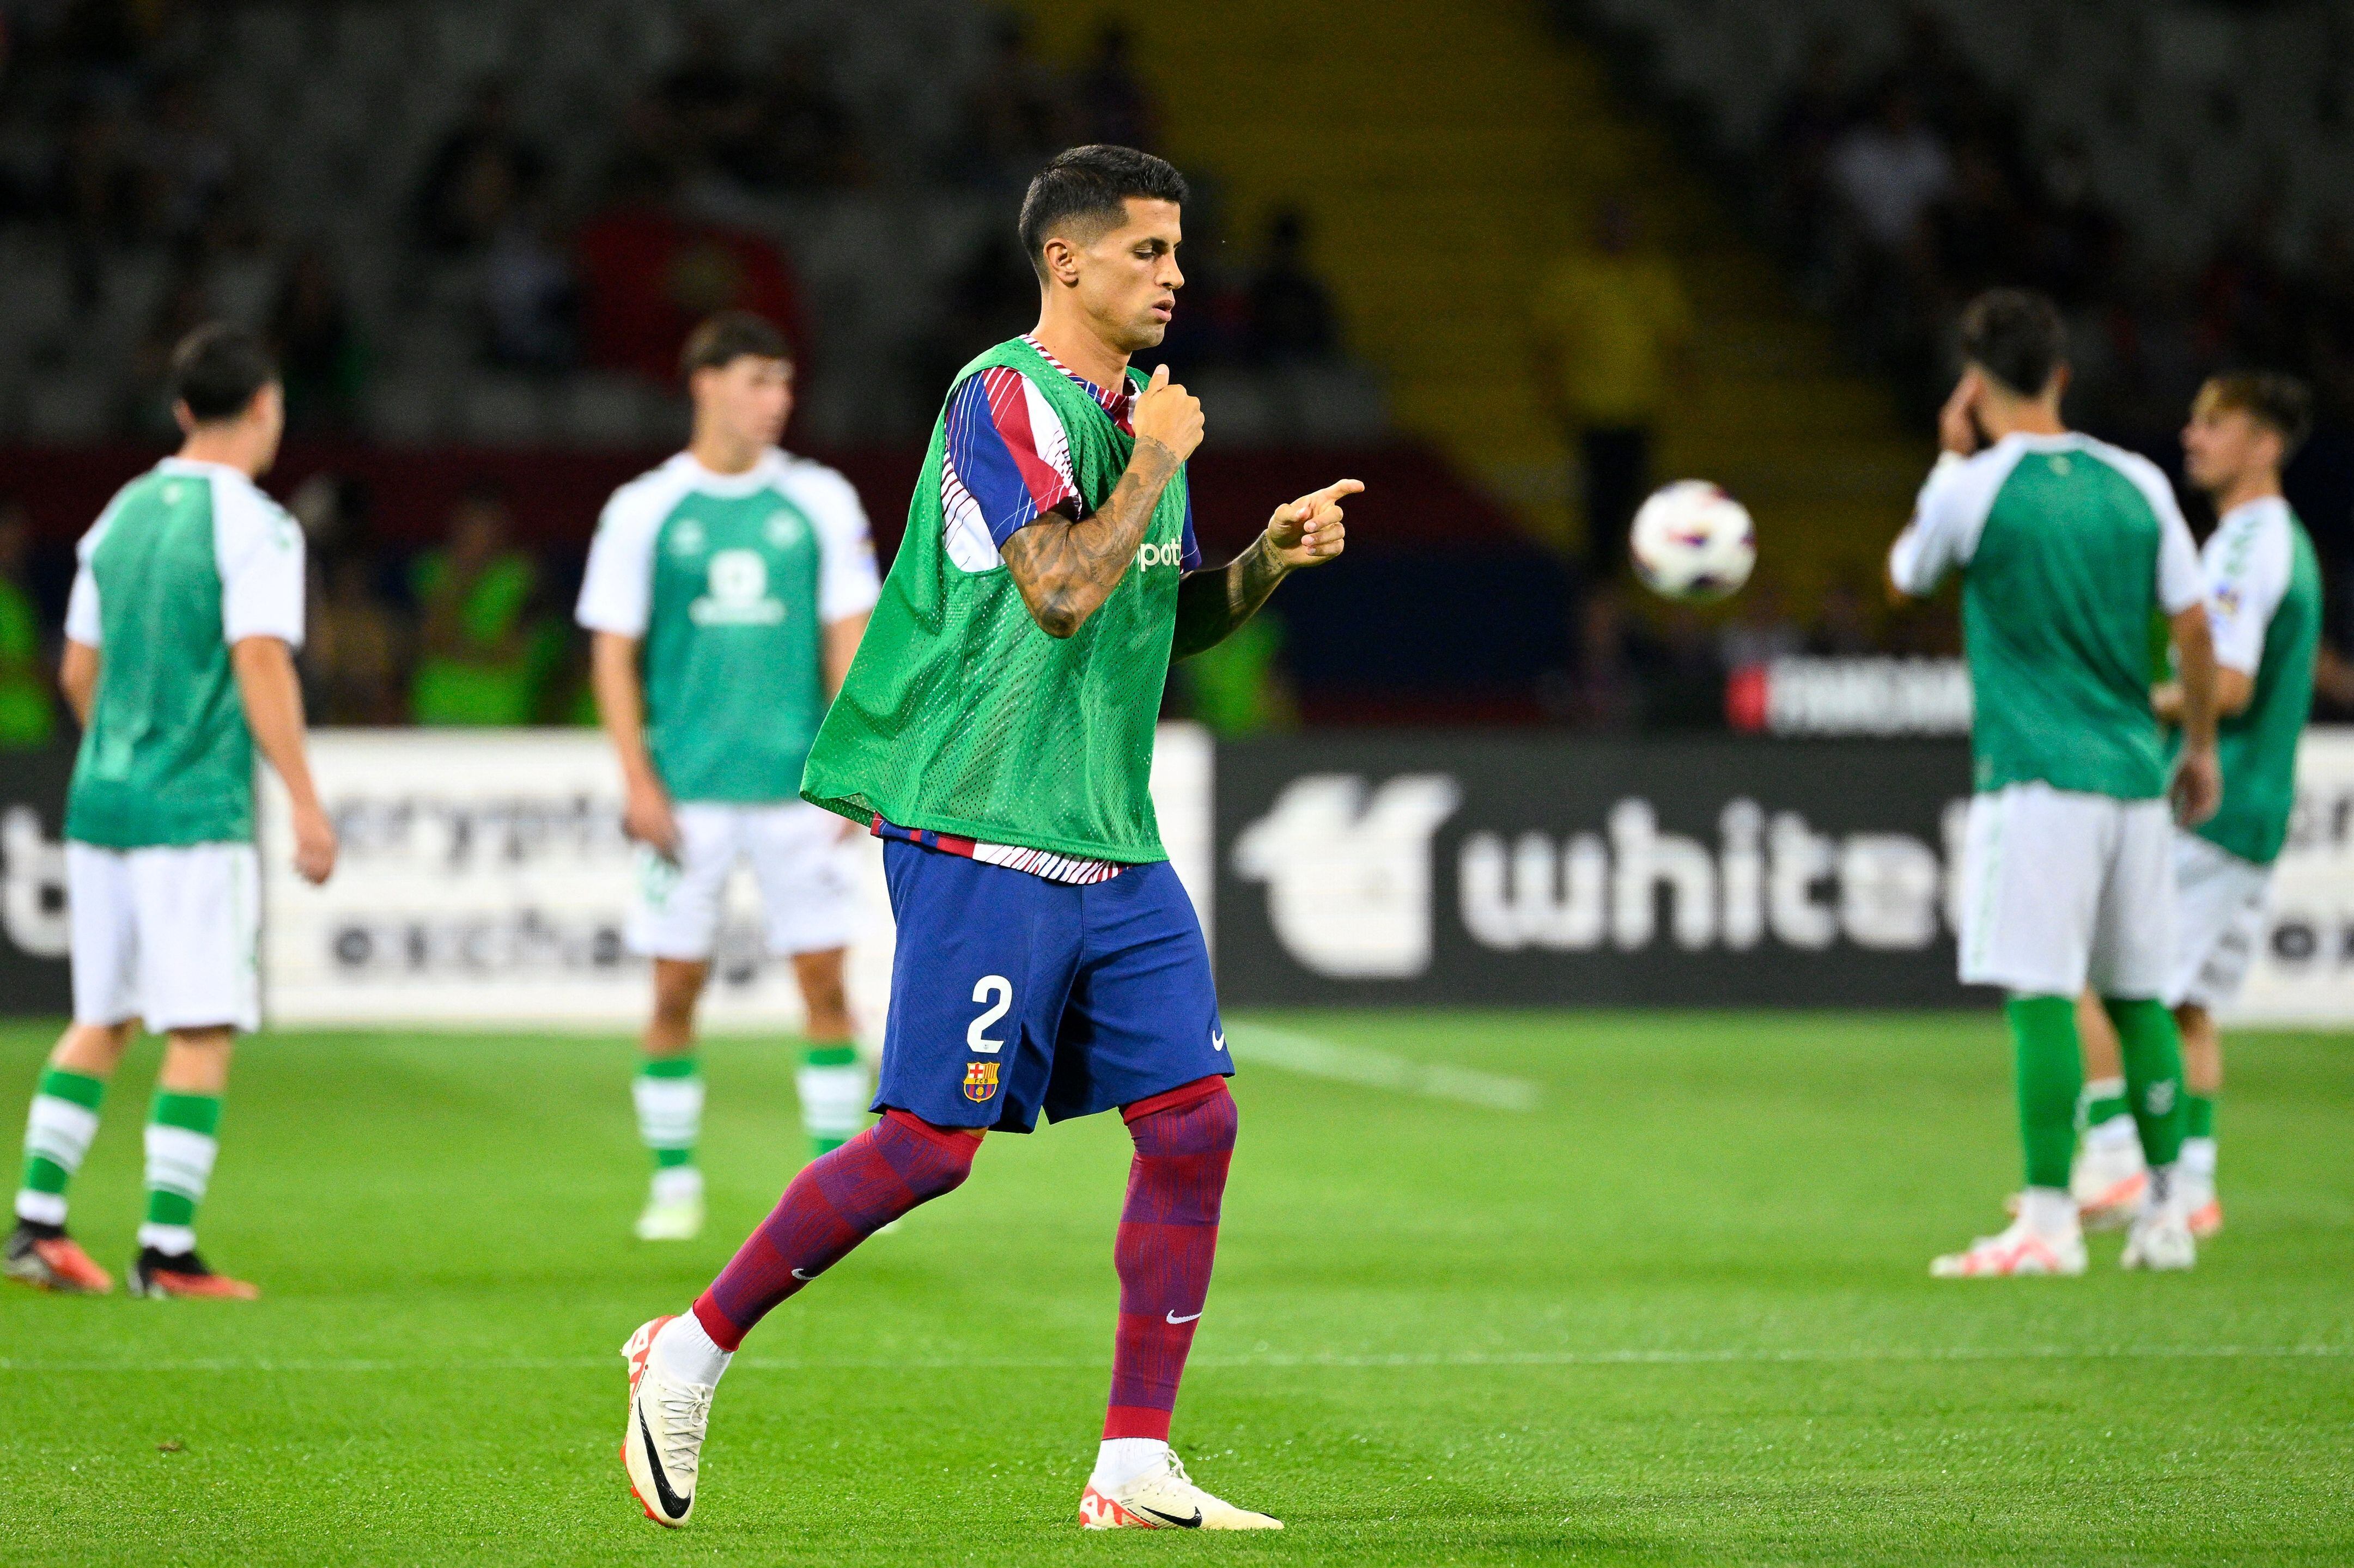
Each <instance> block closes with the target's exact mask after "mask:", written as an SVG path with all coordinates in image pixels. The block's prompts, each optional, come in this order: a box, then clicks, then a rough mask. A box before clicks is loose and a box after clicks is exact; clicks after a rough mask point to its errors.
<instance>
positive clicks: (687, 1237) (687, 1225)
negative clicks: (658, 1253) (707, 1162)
mask: <svg viewBox="0 0 2354 1568" xmlns="http://www.w3.org/2000/svg"><path fill="white" fill-rule="evenodd" d="M637 1233H638V1239H639V1240H640V1241H693V1240H694V1239H695V1237H696V1236H699V1235H701V1234H703V1172H702V1171H697V1170H696V1169H695V1167H694V1166H692V1165H681V1166H674V1167H673V1168H672V1169H670V1170H668V1171H655V1172H654V1184H653V1188H652V1191H651V1192H648V1193H647V1194H646V1206H645V1208H644V1209H643V1210H642V1212H641V1213H639V1215H638V1224H637Z"/></svg>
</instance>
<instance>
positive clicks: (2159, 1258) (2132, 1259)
mask: <svg viewBox="0 0 2354 1568" xmlns="http://www.w3.org/2000/svg"><path fill="white" fill-rule="evenodd" d="M2198 1262H2199V1243H2198V1241H2197V1239H2196V1238H2194V1237H2193V1236H2192V1235H2191V1234H2190V1221H2189V1219H2188V1218H2187V1217H2186V1216H2185V1215H2184V1214H2183V1213H2182V1209H2181V1206H2180V1205H2179V1204H2177V1203H2170V1202H2169V1203H2152V1204H2149V1205H2148V1206H2147V1207H2146V1208H2144V1209H2143V1210H2142V1212H2141V1213H2137V1214H2136V1215H2135V1216H2134V1218H2133V1225H2132V1228H2130V1229H2129V1230H2127V1231H2126V1250H2125V1251H2124V1252H2122V1253H2120V1254H2118V1255H2117V1266H2118V1267H2120V1268H2147V1269H2183V1268H2190V1267H2192V1266H2195V1265H2196V1264H2197V1263H2198Z"/></svg>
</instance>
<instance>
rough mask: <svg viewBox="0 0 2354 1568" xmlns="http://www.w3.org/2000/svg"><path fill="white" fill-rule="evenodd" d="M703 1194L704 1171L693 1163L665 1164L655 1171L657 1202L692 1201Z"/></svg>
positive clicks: (654, 1194) (654, 1190)
mask: <svg viewBox="0 0 2354 1568" xmlns="http://www.w3.org/2000/svg"><path fill="white" fill-rule="evenodd" d="M702 1196H703V1172H702V1171H701V1170H700V1169H698V1168H697V1167H695V1166H693V1165H665V1166H663V1168H662V1169H661V1170H659V1171H655V1172H654V1183H653V1199H654V1202H657V1203H691V1202H695V1200H696V1199H698V1198H700V1197H702Z"/></svg>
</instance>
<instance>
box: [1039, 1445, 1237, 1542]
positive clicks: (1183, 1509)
mask: <svg viewBox="0 0 2354 1568" xmlns="http://www.w3.org/2000/svg"><path fill="white" fill-rule="evenodd" d="M1079 1523H1080V1524H1082V1525H1084V1526H1085V1527H1086V1528H1087V1529H1089V1530H1281V1529H1282V1528H1283V1520H1279V1519H1269V1518H1268V1517H1267V1515H1265V1514H1263V1513H1253V1512H1251V1511H1250V1510H1248V1509H1240V1508H1236V1507H1235V1505H1234V1504H1232V1503H1230V1502H1226V1501H1224V1500H1222V1499H1218V1498H1214V1497H1212V1496H1211V1495H1210V1494H1209V1493H1207V1492H1205V1491H1204V1490H1203V1489H1201V1488H1199V1487H1197V1486H1195V1485H1194V1484H1193V1478H1191V1477H1189V1476H1187V1475H1186V1474H1185V1467H1184V1465H1183V1464H1182V1463H1181V1462H1180V1461H1179V1460H1178V1457H1177V1456H1176V1455H1174V1454H1172V1455H1170V1456H1169V1458H1168V1461H1167V1463H1166V1464H1165V1465H1162V1466H1161V1467H1158V1468H1155V1469H1150V1470H1147V1471H1145V1472H1144V1474H1142V1475H1140V1476H1138V1477H1136V1478H1134V1479H1132V1480H1128V1481H1123V1482H1121V1483H1120V1484H1119V1486H1116V1487H1113V1488H1111V1489H1108V1490H1102V1489H1097V1486H1096V1484H1095V1483H1094V1482H1093V1481H1089V1482H1088V1483H1087V1491H1086V1493H1085V1494H1084V1495H1082V1496H1081V1497H1080V1499H1079Z"/></svg>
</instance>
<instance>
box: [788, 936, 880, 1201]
mask: <svg viewBox="0 0 2354 1568" xmlns="http://www.w3.org/2000/svg"><path fill="white" fill-rule="evenodd" d="M843 953H844V949H843V948H826V949H824V950H823V951H821V952H814V953H795V954H794V955H793V978H794V979H795V980H797V981H799V982H800V984H801V1002H802V1005H803V1007H804V1008H805V1009H806V1010H807V1012H808V1014H809V1022H808V1025H807V1027H806V1029H805V1030H804V1031H803V1033H804V1034H805V1035H806V1037H807V1039H808V1042H809V1051H808V1055H807V1056H806V1057H805V1058H804V1059H803V1061H802V1063H801V1071H800V1072H799V1073H798V1074H796V1075H794V1078H793V1088H794V1092H795V1093H796V1094H798V1095H799V1096H800V1097H801V1127H802V1129H803V1130H804V1131H806V1132H807V1133H808V1134H809V1140H810V1158H811V1159H813V1160H814V1159H816V1158H818V1157H819V1156H821V1155H825V1154H831V1153H832V1152H833V1151H834V1150H837V1149H839V1148H841V1147H842V1146H843V1144H845V1143H847V1142H849V1141H850V1140H851V1139H854V1138H855V1137H857V1136H858V1133H859V1129H860V1128H864V1126H865V1125H866V1102H867V1092H868V1091H867V1086H866V1069H865V1068H864V1067H862V1066H860V1065H859V1063H858V1045H857V1031H856V1026H855V1024H854V1022H852V1020H851V1016H850V999H849V996H848V994H847V993H846V992H845V991H843V983H842V970H843Z"/></svg>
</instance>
